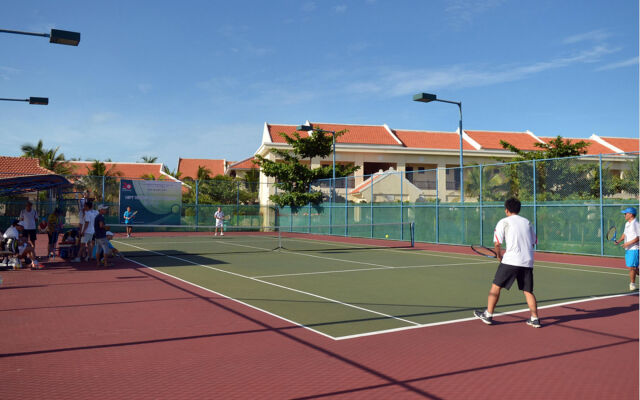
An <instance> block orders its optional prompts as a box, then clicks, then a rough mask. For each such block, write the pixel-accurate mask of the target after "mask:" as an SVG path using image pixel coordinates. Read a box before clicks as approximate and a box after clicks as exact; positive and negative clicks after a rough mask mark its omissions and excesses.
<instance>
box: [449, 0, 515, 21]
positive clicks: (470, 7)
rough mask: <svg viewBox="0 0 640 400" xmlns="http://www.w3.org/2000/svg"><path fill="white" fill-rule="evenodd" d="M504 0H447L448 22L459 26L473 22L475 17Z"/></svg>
mask: <svg viewBox="0 0 640 400" xmlns="http://www.w3.org/2000/svg"><path fill="white" fill-rule="evenodd" d="M505 1H506V0H449V1H448V2H447V4H448V5H447V7H446V8H445V12H446V13H447V14H448V15H449V20H450V23H451V24H452V25H453V26H456V27H460V26H461V25H463V24H469V23H471V22H473V20H475V19H476V18H477V17H479V16H480V15H481V14H484V13H485V12H487V11H489V10H490V9H492V8H496V7H499V6H500V5H502V4H503V3H504V2H505Z"/></svg>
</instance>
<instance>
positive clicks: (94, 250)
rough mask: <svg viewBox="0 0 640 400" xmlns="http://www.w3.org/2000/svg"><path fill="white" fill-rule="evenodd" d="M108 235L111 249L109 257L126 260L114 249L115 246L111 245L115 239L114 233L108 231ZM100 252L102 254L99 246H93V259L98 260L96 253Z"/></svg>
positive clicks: (108, 244) (108, 243)
mask: <svg viewBox="0 0 640 400" xmlns="http://www.w3.org/2000/svg"><path fill="white" fill-rule="evenodd" d="M106 235H107V247H108V248H109V254H107V257H109V256H113V257H115V256H118V257H120V258H124V256H123V255H122V254H120V252H119V251H118V249H116V248H115V247H113V245H112V244H111V239H113V232H111V231H107V233H106ZM98 251H100V254H102V249H99V248H98V246H93V254H92V255H91V258H96V252H98Z"/></svg>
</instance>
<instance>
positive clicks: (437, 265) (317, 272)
mask: <svg viewBox="0 0 640 400" xmlns="http://www.w3.org/2000/svg"><path fill="white" fill-rule="evenodd" d="M490 262H491V261H480V262H476V263H468V262H466V263H460V264H430V265H406V266H400V267H391V269H407V268H431V267H452V266H456V265H474V264H487V263H490ZM388 269H389V268H359V269H344V270H336V271H316V272H300V273H294V274H279V275H262V276H254V278H278V277H284V276H300V275H322V274H340V273H349V272H362V271H379V270H388Z"/></svg>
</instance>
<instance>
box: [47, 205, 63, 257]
mask: <svg viewBox="0 0 640 400" xmlns="http://www.w3.org/2000/svg"><path fill="white" fill-rule="evenodd" d="M60 214H61V212H60V209H59V208H56V209H55V210H53V212H52V213H51V214H50V215H49V218H48V219H47V236H48V237H49V247H48V251H49V252H48V254H49V257H50V258H53V257H55V256H56V255H55V251H56V244H57V243H58V235H59V234H60V231H61V230H62V221H61V220H60Z"/></svg>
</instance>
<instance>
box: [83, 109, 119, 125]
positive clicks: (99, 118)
mask: <svg viewBox="0 0 640 400" xmlns="http://www.w3.org/2000/svg"><path fill="white" fill-rule="evenodd" d="M117 117H118V114H116V113H114V112H110V111H104V112H98V113H94V114H92V115H91V118H90V121H91V122H92V123H94V124H104V123H108V122H111V121H114V120H116V119H117Z"/></svg>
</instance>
